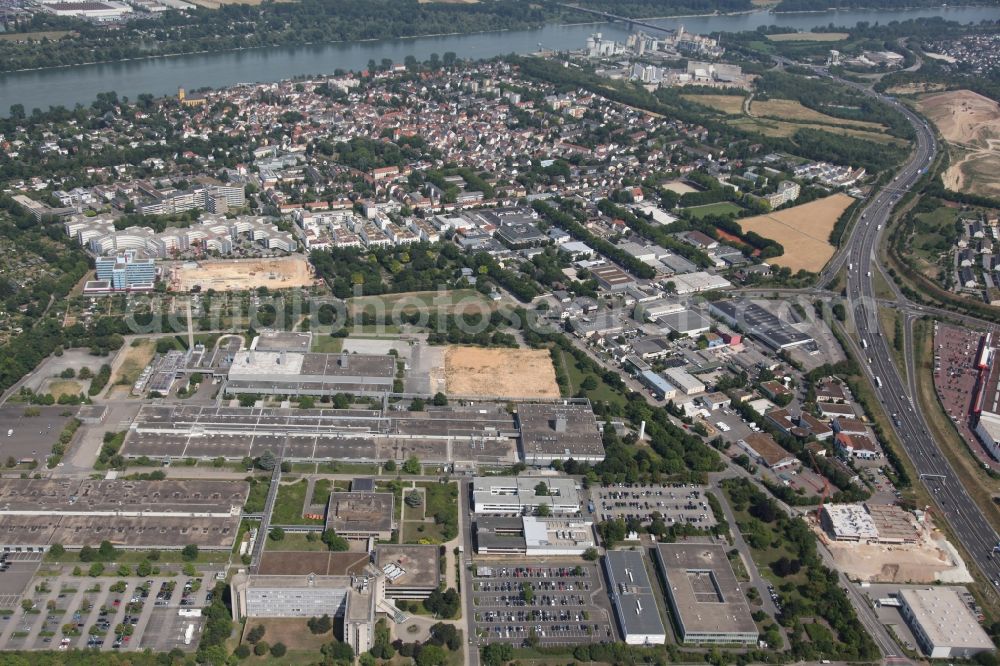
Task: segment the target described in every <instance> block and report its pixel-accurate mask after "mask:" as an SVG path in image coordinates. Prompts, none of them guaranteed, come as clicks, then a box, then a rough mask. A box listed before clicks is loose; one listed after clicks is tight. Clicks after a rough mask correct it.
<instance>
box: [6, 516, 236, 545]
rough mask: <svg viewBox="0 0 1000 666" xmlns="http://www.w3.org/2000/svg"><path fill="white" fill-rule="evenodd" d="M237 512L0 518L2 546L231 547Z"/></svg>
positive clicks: (234, 537) (234, 536)
mask: <svg viewBox="0 0 1000 666" xmlns="http://www.w3.org/2000/svg"><path fill="white" fill-rule="evenodd" d="M239 524H240V516H239V514H237V515H234V516H230V517H227V518H192V517H189V516H182V515H180V514H178V515H177V516H166V517H165V516H89V515H78V516H73V515H66V514H62V515H58V514H49V515H45V514H43V515H33V516H28V515H11V514H6V515H0V544H2V545H27V546H36V547H37V546H51V545H52V544H56V543H58V544H62V545H63V546H65V547H66V548H81V547H83V546H92V547H96V546H98V545H100V543H101V541H104V540H107V541H110V542H111V543H112V544H113V545H115V546H118V547H121V548H134V549H146V548H162V549H178V548H183V547H184V546H186V545H188V544H195V545H196V546H198V547H199V548H203V549H213V550H222V549H226V550H228V549H230V548H232V546H233V542H234V540H235V539H236V533H237V530H238V529H239Z"/></svg>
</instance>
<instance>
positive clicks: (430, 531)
mask: <svg viewBox="0 0 1000 666" xmlns="http://www.w3.org/2000/svg"><path fill="white" fill-rule="evenodd" d="M417 486H419V487H420V488H423V489H424V507H423V515H424V516H426V517H428V518H435V517H436V518H435V521H434V523H422V522H409V521H408V522H405V523H404V524H403V541H404V542H407V543H416V542H419V541H421V540H424V539H427V540H429V541H432V542H442V541H449V540H451V539H453V538H455V536H456V535H457V534H458V497H459V495H458V486H456V485H455V484H454V483H435V482H433V481H420V482H418V483H417ZM403 496H404V497H405V496H406V490H405V489H404V490H403ZM410 513H411V514H414V515H419V512H418V511H414V510H410Z"/></svg>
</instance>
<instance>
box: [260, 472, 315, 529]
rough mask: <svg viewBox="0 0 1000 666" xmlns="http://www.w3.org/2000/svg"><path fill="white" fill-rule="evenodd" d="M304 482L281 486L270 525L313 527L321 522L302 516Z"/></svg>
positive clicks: (304, 494) (304, 502) (304, 501)
mask: <svg viewBox="0 0 1000 666" xmlns="http://www.w3.org/2000/svg"><path fill="white" fill-rule="evenodd" d="M306 488H307V484H306V480H305V479H302V480H300V481H296V482H295V483H288V484H285V483H283V484H281V487H280V488H278V499H277V500H276V501H275V503H274V511H273V512H272V513H271V524H272V525H315V524H318V523H319V522H321V521H318V520H310V519H308V518H304V517H303V516H302V512H303V509H304V508H305V504H306Z"/></svg>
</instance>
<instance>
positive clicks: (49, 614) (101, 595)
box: [0, 576, 211, 652]
mask: <svg viewBox="0 0 1000 666" xmlns="http://www.w3.org/2000/svg"><path fill="white" fill-rule="evenodd" d="M210 589H211V582H210V583H209V585H208V587H206V586H205V585H204V581H203V580H202V579H199V578H193V579H191V578H186V577H178V578H163V577H156V578H150V579H138V578H110V577H97V578H91V577H78V576H59V577H54V578H36V579H35V580H34V581H32V585H31V587H30V588H29V592H28V593H27V594H26V595H25V596H24V600H23V602H19V603H18V604H17V605H16V606H15V607H8V608H4V609H2V610H3V615H0V649H2V650H54V649H59V650H67V649H70V648H74V649H87V648H90V649H101V650H116V651H128V650H141V649H146V648H151V649H153V650H156V651H164V652H166V651H170V650H172V649H173V648H181V649H182V650H194V649H195V648H196V647H197V645H198V639H199V637H200V634H201V625H202V619H201V618H200V617H190V616H181V615H180V612H179V611H182V610H184V611H185V612H186V611H188V610H190V611H194V609H200V608H201V607H202V606H204V605H205V604H206V596H207V595H208V593H209V590H210ZM28 602H30V603H31V606H30V607H29V608H28V609H26V608H25V606H26V605H27V603H28ZM189 625H191V626H192V627H193V628H192V629H191V630H190V632H191V633H190V637H189V640H187V641H186V636H185V635H186V633H187V632H188V626H189Z"/></svg>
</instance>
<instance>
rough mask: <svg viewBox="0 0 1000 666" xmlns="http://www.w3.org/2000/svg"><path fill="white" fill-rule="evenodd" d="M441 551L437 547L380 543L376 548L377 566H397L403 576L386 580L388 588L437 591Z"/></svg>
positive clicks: (439, 577)
mask: <svg viewBox="0 0 1000 666" xmlns="http://www.w3.org/2000/svg"><path fill="white" fill-rule="evenodd" d="M440 556H441V549H440V547H439V546H436V545H413V544H394V543H380V544H378V545H377V546H375V566H377V567H378V568H379V569H381V568H382V567H384V566H386V565H388V564H395V565H396V566H397V567H399V568H400V569H402V570H403V574H402V575H400V576H399V577H397V578H395V579H394V580H388V579H387V580H386V588H387V589H388V590H389V591H392V589H393V588H396V589H399V588H402V587H417V588H429V589H432V590H433V589H436V588H437V586H438V584H439V583H440V580H441V569H440V566H439V564H438V560H439V559H440Z"/></svg>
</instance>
